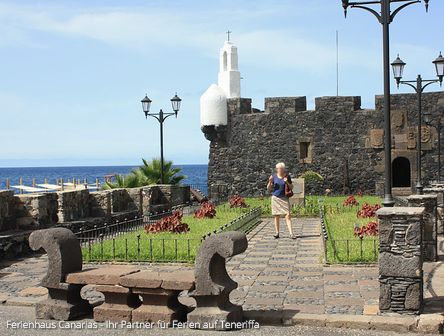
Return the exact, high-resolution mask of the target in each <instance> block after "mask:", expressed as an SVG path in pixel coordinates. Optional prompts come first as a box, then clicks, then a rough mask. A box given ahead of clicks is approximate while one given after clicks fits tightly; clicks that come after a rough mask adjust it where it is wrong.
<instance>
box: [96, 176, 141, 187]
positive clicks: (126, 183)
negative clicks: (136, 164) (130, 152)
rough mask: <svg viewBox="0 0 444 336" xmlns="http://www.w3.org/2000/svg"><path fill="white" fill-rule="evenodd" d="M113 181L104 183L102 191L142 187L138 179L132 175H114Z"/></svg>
mask: <svg viewBox="0 0 444 336" xmlns="http://www.w3.org/2000/svg"><path fill="white" fill-rule="evenodd" d="M114 179H115V181H106V182H105V184H104V185H103V189H105V190H106V189H116V188H136V187H141V186H142V185H144V184H142V181H141V180H140V177H139V176H138V175H136V174H133V173H131V174H128V175H115V176H114Z"/></svg>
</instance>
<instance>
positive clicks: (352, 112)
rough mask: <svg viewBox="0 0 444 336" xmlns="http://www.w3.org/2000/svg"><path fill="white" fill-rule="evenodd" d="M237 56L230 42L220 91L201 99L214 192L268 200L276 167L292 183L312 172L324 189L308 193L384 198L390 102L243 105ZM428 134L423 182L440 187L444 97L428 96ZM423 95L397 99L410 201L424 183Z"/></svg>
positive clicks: (286, 100)
mask: <svg viewBox="0 0 444 336" xmlns="http://www.w3.org/2000/svg"><path fill="white" fill-rule="evenodd" d="M237 57H238V54H237V48H236V47H235V46H234V44H233V43H232V42H230V41H227V42H225V44H224V46H223V48H222V49H221V54H220V71H219V83H218V85H216V84H213V85H211V86H210V88H209V89H208V90H207V91H206V92H205V93H204V94H203V95H202V97H201V129H202V131H203V133H204V134H205V137H206V138H207V139H208V140H209V141H210V153H209V166H208V184H209V186H210V189H211V186H212V185H226V186H227V187H228V190H230V191H231V192H237V193H240V194H241V195H246V196H247V195H255V196H257V195H262V194H265V193H266V190H265V184H266V181H267V178H268V176H269V175H270V173H271V172H272V169H273V168H274V166H275V164H276V163H277V162H280V161H283V162H285V163H286V165H287V166H288V168H289V172H290V174H291V175H292V176H294V177H298V176H300V175H301V174H302V173H303V172H305V171H308V170H312V171H315V172H318V173H320V174H321V175H322V176H323V177H324V180H323V181H319V182H316V183H312V184H310V185H308V186H306V188H307V189H308V190H307V191H308V192H313V193H314V192H316V193H323V192H324V191H325V190H326V189H331V190H332V192H333V193H336V194H347V193H354V192H356V191H358V190H360V191H362V192H364V193H371V194H375V193H376V194H382V190H383V172H384V141H383V138H384V131H383V122H384V118H383V111H382V109H383V97H382V96H376V98H375V109H362V108H361V98H360V97H320V98H316V100H315V109H314V110H307V101H306V97H273V98H265V106H264V110H258V109H254V108H252V102H251V99H248V98H241V95H240V73H239V69H238V60H237ZM423 111H428V112H429V113H430V114H431V117H430V123H429V124H423V126H422V137H421V141H422V167H423V181H424V182H425V183H426V184H427V182H429V181H432V180H437V179H438V130H439V128H440V126H439V122H440V118H441V117H442V115H443V113H444V92H434V93H425V94H424V95H423ZM417 113H418V112H417V98H416V94H396V95H393V96H392V120H391V125H392V136H393V138H392V166H393V187H394V194H395V195H396V194H398V195H399V194H410V192H411V190H412V187H413V186H414V185H415V181H416V177H417V164H416V155H417V151H416V136H417V119H418V117H417Z"/></svg>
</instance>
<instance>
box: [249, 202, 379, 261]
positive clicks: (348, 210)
mask: <svg viewBox="0 0 444 336" xmlns="http://www.w3.org/2000/svg"><path fill="white" fill-rule="evenodd" d="M347 197H348V196H307V197H306V199H305V206H294V207H293V208H292V214H293V216H296V217H304V216H305V217H318V216H319V210H320V204H322V205H323V206H324V208H325V213H326V225H327V230H328V237H329V240H328V241H327V258H328V262H330V263H347V262H349V263H356V262H375V261H376V260H377V256H378V251H377V249H378V240H377V237H369V236H366V237H364V238H363V239H362V240H361V239H359V238H358V237H356V236H355V235H354V231H353V229H354V225H355V223H357V224H358V225H359V226H362V225H366V224H367V223H368V222H370V221H372V220H373V218H366V219H363V218H357V216H356V214H357V212H358V210H359V209H360V208H361V206H362V204H364V203H369V204H372V205H373V204H381V201H382V200H381V198H380V197H377V196H367V195H365V196H362V197H360V196H355V197H356V200H357V201H358V203H359V206H354V207H344V206H343V204H344V201H345V200H346V199H347ZM246 202H247V204H248V205H250V206H252V207H257V206H261V207H262V213H263V216H265V217H269V216H271V205H270V198H269V197H265V198H262V199H259V198H247V199H246ZM375 252H376V253H375Z"/></svg>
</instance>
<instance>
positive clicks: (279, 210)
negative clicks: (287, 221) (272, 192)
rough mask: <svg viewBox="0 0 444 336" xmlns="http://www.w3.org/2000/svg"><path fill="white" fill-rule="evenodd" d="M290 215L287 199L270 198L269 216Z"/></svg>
mask: <svg viewBox="0 0 444 336" xmlns="http://www.w3.org/2000/svg"><path fill="white" fill-rule="evenodd" d="M289 213H290V200H289V199H288V198H287V197H276V196H271V214H272V215H275V216H277V215H280V216H283V215H288V214H289Z"/></svg>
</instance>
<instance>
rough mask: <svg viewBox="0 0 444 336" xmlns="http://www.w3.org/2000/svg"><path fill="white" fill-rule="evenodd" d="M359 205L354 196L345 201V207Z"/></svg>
mask: <svg viewBox="0 0 444 336" xmlns="http://www.w3.org/2000/svg"><path fill="white" fill-rule="evenodd" d="M357 205H359V203H358V201H357V200H356V198H355V196H354V195H350V196H348V197H347V199H346V200H345V201H344V206H348V207H353V206H357Z"/></svg>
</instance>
